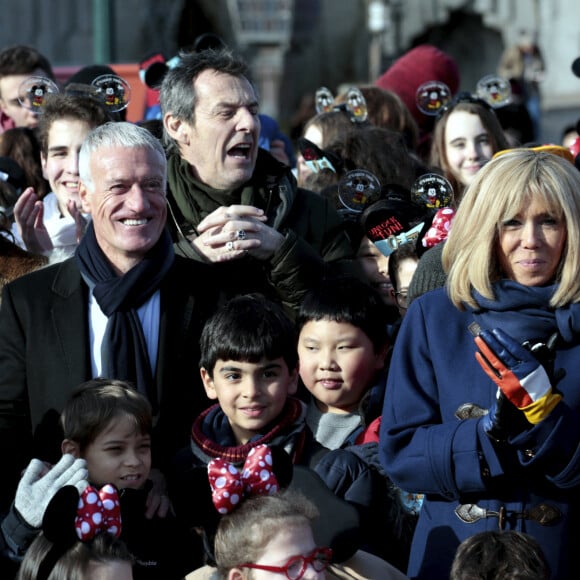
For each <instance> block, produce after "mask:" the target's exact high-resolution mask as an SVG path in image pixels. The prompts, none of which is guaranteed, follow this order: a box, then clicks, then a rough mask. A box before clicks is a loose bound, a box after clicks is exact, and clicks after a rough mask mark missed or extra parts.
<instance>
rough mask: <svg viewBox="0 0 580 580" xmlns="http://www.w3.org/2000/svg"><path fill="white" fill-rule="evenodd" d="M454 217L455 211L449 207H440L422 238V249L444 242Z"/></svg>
mask: <svg viewBox="0 0 580 580" xmlns="http://www.w3.org/2000/svg"><path fill="white" fill-rule="evenodd" d="M454 217H455V210H454V209H452V208H450V207H442V208H441V209H440V210H438V211H437V213H436V214H435V217H434V218H433V222H432V223H431V227H430V228H429V229H428V230H427V233H426V234H425V236H424V237H423V240H422V243H423V247H425V248H432V247H433V246H436V245H437V244H440V243H441V242H442V241H443V240H446V239H447V236H448V235H449V230H450V229H451V224H452V223H453V218H454Z"/></svg>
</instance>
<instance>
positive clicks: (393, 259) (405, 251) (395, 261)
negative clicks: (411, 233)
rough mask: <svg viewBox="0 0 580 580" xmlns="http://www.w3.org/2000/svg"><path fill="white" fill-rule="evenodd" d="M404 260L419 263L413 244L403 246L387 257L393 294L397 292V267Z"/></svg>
mask: <svg viewBox="0 0 580 580" xmlns="http://www.w3.org/2000/svg"><path fill="white" fill-rule="evenodd" d="M405 260H415V261H416V262H418V261H419V256H418V255H417V250H416V248H415V244H403V245H402V246H399V247H398V248H397V249H396V250H395V251H394V252H393V253H392V254H391V255H390V256H389V265H388V270H389V278H390V279H391V284H392V285H393V290H394V291H395V292H397V291H398V290H399V265H400V264H401V262H404V261H405Z"/></svg>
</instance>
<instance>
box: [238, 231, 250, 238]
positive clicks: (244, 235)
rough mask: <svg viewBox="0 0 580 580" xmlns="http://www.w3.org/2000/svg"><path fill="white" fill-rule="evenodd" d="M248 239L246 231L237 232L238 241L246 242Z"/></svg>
mask: <svg viewBox="0 0 580 580" xmlns="http://www.w3.org/2000/svg"><path fill="white" fill-rule="evenodd" d="M247 237H248V234H247V233H246V230H238V231H237V232H236V239H238V240H245V239H246V238H247Z"/></svg>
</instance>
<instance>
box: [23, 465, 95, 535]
mask: <svg viewBox="0 0 580 580" xmlns="http://www.w3.org/2000/svg"><path fill="white" fill-rule="evenodd" d="M86 466H87V464H86V461H85V460H84V459H75V458H74V457H73V456H72V455H70V454H65V455H63V456H62V458H61V459H60V461H59V462H58V463H57V464H56V465H54V466H53V467H52V468H50V469H49V470H47V467H46V464H45V463H43V462H42V461H40V460H39V459H33V460H32V461H31V462H30V463H29V464H28V467H27V468H26V470H25V471H24V474H23V475H22V479H21V480H20V483H19V484H18V489H17V490H16V499H15V500H14V507H15V508H16V510H17V511H18V513H19V514H20V515H21V516H22V518H23V519H24V520H25V521H26V523H28V524H29V525H30V526H32V527H33V528H40V527H41V525H42V518H43V516H44V512H45V510H46V506H47V505H48V504H49V502H50V500H51V499H52V497H53V496H54V494H55V493H56V492H57V491H58V490H59V489H60V488H61V487H64V486H65V485H74V486H75V487H76V488H77V489H78V490H79V493H82V492H83V491H84V489H85V487H87V485H88V481H87V477H88V471H87V467H86Z"/></svg>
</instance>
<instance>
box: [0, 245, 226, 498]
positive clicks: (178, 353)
mask: <svg viewBox="0 0 580 580" xmlns="http://www.w3.org/2000/svg"><path fill="white" fill-rule="evenodd" d="M212 279H213V276H212V271H211V265H209V264H202V263H199V262H195V261H193V260H187V259H185V258H181V257H179V256H176V259H175V262H174V264H173V266H172V268H171V270H170V271H169V273H168V275H167V276H166V278H165V279H164V280H163V282H162V285H161V288H160V290H161V313H160V328H159V350H158V357H157V367H156V375H155V382H156V387H157V399H158V401H159V402H160V404H159V413H158V415H157V416H156V417H155V429H154V434H153V444H154V457H155V450H156V449H157V450H161V451H162V454H161V456H162V457H163V458H165V459H169V454H170V453H171V452H173V450H176V449H178V448H180V447H183V446H184V445H187V443H188V441H189V432H190V428H191V424H192V422H193V419H194V417H195V416H196V415H197V414H198V413H199V412H200V411H201V410H202V409H204V408H205V407H206V406H207V405H208V401H207V399H206V397H205V393H204V390H203V387H202V384H201V380H200V378H199V368H198V362H199V336H200V333H201V329H202V327H203V324H204V322H205V320H206V319H207V318H208V316H210V315H211V314H212V313H213V312H214V311H215V309H216V308H217V304H218V301H219V296H220V293H219V292H218V289H217V288H215V286H214V285H213V283H212ZM88 319H89V314H88V287H87V285H86V284H85V282H84V281H83V280H82V278H81V275H80V272H79V269H78V267H77V265H76V263H75V260H74V258H71V259H69V260H66V261H64V262H62V263H59V264H55V265H53V266H49V267H47V268H44V269H41V270H38V271H35V272H33V273H31V274H28V275H25V276H23V277H21V278H18V279H17V280H15V281H13V282H12V283H10V284H8V285H6V286H5V288H4V290H3V298H2V306H1V308H0V453H1V455H0V457H2V461H3V464H4V468H5V469H6V470H5V469H3V472H4V473H3V478H2V479H3V481H2V483H0V503H2V504H5V503H6V500H8V499H9V498H7V497H6V495H5V493H3V489H2V488H4V487H5V486H7V485H8V486H12V489H13V485H14V483H15V481H16V480H17V478H18V475H19V473H20V470H21V469H22V467H24V466H25V465H26V464H27V463H28V461H29V460H30V458H31V456H32V454H34V456H36V457H41V458H42V459H46V460H48V461H54V459H56V458H57V457H58V456H60V441H59V440H58V439H59V438H60V437H61V433H60V432H59V430H58V429H57V428H56V421H55V420H56V418H57V417H58V414H59V413H60V412H61V411H62V408H63V406H64V404H65V402H66V400H67V398H68V396H69V394H70V392H71V390H72V389H73V388H74V387H76V386H77V385H79V384H80V383H82V382H84V381H86V380H89V379H91V378H93V377H92V371H91V359H90V352H89V348H90V347H89V324H88ZM35 432H36V433H37V436H36V437H35V438H34V443H33V433H35ZM57 444H58V445H57ZM55 445H56V446H55ZM154 461H155V459H154ZM5 475H6V476H9V475H10V476H12V481H8V482H7V481H6V477H5ZM9 489H10V488H9ZM8 493H9V494H10V491H8Z"/></svg>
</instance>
